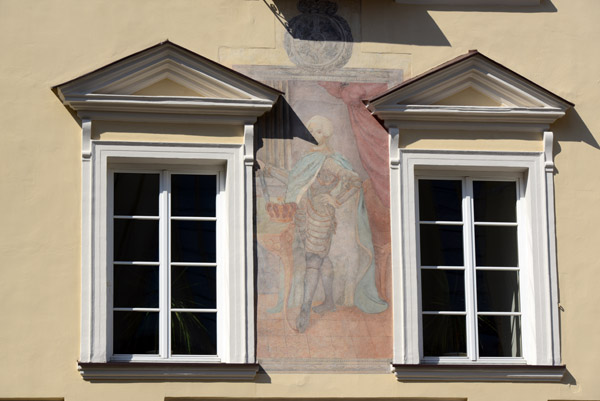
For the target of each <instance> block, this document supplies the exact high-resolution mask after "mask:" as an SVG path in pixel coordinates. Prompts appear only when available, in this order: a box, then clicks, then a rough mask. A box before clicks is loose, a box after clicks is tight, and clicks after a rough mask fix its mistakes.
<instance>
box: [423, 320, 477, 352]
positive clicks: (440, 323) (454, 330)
mask: <svg viewBox="0 0 600 401" xmlns="http://www.w3.org/2000/svg"><path fill="white" fill-rule="evenodd" d="M466 324H467V323H466V319H465V316H450V315H423V355H424V356H466V355H467V326H466Z"/></svg>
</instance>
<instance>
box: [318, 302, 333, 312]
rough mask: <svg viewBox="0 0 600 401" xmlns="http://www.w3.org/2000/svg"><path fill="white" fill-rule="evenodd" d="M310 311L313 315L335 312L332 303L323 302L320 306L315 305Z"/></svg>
mask: <svg viewBox="0 0 600 401" xmlns="http://www.w3.org/2000/svg"><path fill="white" fill-rule="evenodd" d="M312 310H313V311H314V312H315V313H325V312H329V311H331V312H333V311H334V310H335V304H334V303H333V302H323V303H322V304H321V305H317V306H315V307H314V308H312Z"/></svg>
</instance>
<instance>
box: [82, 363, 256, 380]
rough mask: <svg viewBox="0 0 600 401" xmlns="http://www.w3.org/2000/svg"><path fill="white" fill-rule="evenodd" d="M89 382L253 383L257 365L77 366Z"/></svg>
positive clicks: (125, 364)
mask: <svg viewBox="0 0 600 401" xmlns="http://www.w3.org/2000/svg"><path fill="white" fill-rule="evenodd" d="M78 365H79V366H78V370H79V373H80V374H81V376H82V377H83V379H84V380H88V381H253V380H254V378H255V377H256V373H257V372H258V367H259V366H258V364H253V363H247V364H245V363H229V364H224V363H219V364H215V363H170V362H167V363H164V362H163V363H149V362H108V363H84V362H79V363H78Z"/></svg>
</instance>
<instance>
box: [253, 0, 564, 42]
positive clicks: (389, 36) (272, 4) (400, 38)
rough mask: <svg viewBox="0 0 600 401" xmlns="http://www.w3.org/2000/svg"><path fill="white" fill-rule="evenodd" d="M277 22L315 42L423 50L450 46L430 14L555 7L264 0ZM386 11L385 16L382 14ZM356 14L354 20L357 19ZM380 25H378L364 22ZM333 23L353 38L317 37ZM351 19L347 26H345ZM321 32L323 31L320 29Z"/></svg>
mask: <svg viewBox="0 0 600 401" xmlns="http://www.w3.org/2000/svg"><path fill="white" fill-rule="evenodd" d="M263 2H264V3H265V5H266V6H267V7H269V9H270V10H271V11H272V12H273V14H274V15H275V17H276V19H277V20H278V21H279V22H280V23H281V24H282V25H283V26H284V27H285V29H286V30H287V31H288V32H289V33H290V35H291V36H292V37H293V38H294V39H300V40H312V41H323V40H326V41H353V42H374V43H397V44H412V45H421V46H450V42H449V41H448V39H447V38H446V36H445V35H444V33H443V32H442V31H441V29H440V28H439V26H438V25H437V24H436V22H435V20H434V19H433V18H432V17H431V16H430V15H429V11H458V12H497V13H498V12H499V13H552V12H556V11H557V10H556V7H555V6H554V4H552V1H551V0H542V1H541V2H540V4H539V5H537V6H483V5H480V6H449V5H407V4H395V3H394V2H393V0H363V1H361V0H337V1H330V0H263ZM382 9H385V12H384V13H382V12H381V10H382ZM353 13H354V16H353ZM359 14H361V15H362V18H363V21H377V23H376V24H361V23H362V22H363V21H361V20H360V17H358V18H357V17H356V15H359ZM326 18H329V19H334V20H335V21H336V22H337V23H338V24H340V26H341V27H342V31H343V30H345V28H346V26H348V28H349V29H348V31H349V32H351V33H350V36H349V37H348V36H347V35H336V34H331V32H328V31H327V30H322V31H321V32H319V33H318V34H317V35H315V29H313V28H314V26H315V25H320V24H321V23H322V21H324V19H326ZM346 21H347V22H346ZM316 31H317V32H318V31H319V29H316Z"/></svg>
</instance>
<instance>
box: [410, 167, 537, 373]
mask: <svg viewBox="0 0 600 401" xmlns="http://www.w3.org/2000/svg"><path fill="white" fill-rule="evenodd" d="M420 179H427V180H438V179H440V180H457V181H459V180H460V181H461V183H462V184H461V186H462V198H461V208H462V211H463V220H462V221H461V223H462V226H463V252H464V258H465V265H464V266H463V267H462V268H461V269H457V270H461V271H463V272H464V274H465V311H466V314H465V321H466V325H467V328H466V335H467V343H466V347H467V356H464V357H444V356H439V357H434V356H429V357H427V356H424V352H423V346H424V344H423V336H422V333H423V326H422V324H423V310H422V294H421V288H422V286H421V271H422V270H423V268H422V267H420V266H419V264H418V255H419V253H420V246H421V244H420V238H419V234H418V227H419V222H420V220H419V218H418V216H419V203H418V193H417V192H418V190H417V186H416V184H417V182H418V180H420ZM473 181H494V182H498V181H504V182H514V183H515V185H516V193H517V198H516V199H515V201H516V220H517V221H516V225H517V243H518V266H517V269H516V271H517V272H518V273H519V298H520V302H519V305H520V310H519V311H518V312H516V313H518V315H519V316H520V320H521V338H520V339H519V341H520V343H521V350H522V352H521V353H522V354H523V350H524V349H528V350H529V349H532V348H533V347H534V342H533V343H532V340H533V339H531V338H527V340H528V341H527V343H526V342H525V338H524V336H523V332H532V331H533V329H532V328H530V327H529V325H530V324H531V323H532V322H531V321H530V320H529V319H524V318H523V316H528V315H529V313H530V312H529V311H532V310H535V306H534V305H531V304H532V303H533V302H532V301H533V300H532V299H531V298H530V297H529V296H528V295H527V294H526V293H525V291H524V289H525V288H530V281H531V269H530V267H531V266H532V261H531V259H532V254H531V252H530V251H531V250H530V249H528V245H527V244H528V241H527V237H528V231H529V230H528V229H527V227H529V226H530V224H529V221H528V218H527V217H528V213H527V212H526V211H525V210H524V209H526V208H527V199H526V198H525V196H524V194H525V192H526V186H527V185H526V183H527V180H526V178H525V177H523V174H522V173H520V172H517V173H514V172H504V171H488V172H480V171H467V170H452V169H448V170H444V171H439V170H438V171H436V170H430V171H428V170H421V169H418V168H417V169H416V171H415V178H414V182H413V183H412V187H411V185H410V184H409V193H413V194H414V196H415V201H414V202H413V203H412V204H409V206H413V207H414V209H413V210H410V212H409V213H410V214H409V215H407V218H408V220H409V224H408V226H409V227H408V228H409V229H412V230H413V232H411V233H410V236H411V238H414V241H415V244H416V249H415V251H414V255H410V257H411V258H412V259H413V260H411V263H414V264H415V266H416V270H417V276H418V278H417V291H418V302H419V314H420V319H419V333H420V336H419V355H420V360H421V362H422V363H425V364H428V363H429V364H456V363H462V364H464V363H476V364H497V363H502V364H507V363H514V364H522V363H526V355H524V354H523V355H522V356H520V357H480V356H478V354H479V350H478V336H477V329H476V325H477V316H478V312H477V311H476V310H475V299H476V297H477V287H476V284H475V277H474V276H475V275H476V272H477V270H476V268H475V263H474V260H473V255H474V244H473V236H474V228H475V224H474V221H473V215H472V213H473V209H472V205H468V203H470V202H469V200H470V198H472V192H471V191H470V189H472V185H473ZM489 269H491V270H494V271H502V270H503V269H505V270H504V271H507V270H506V269H507V268H503V267H499V268H489ZM510 270H511V271H515V270H514V269H512V268H511V269H510ZM523 271H525V272H526V273H529V274H523ZM490 314H494V315H495V313H493V312H490Z"/></svg>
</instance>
